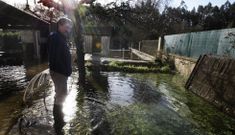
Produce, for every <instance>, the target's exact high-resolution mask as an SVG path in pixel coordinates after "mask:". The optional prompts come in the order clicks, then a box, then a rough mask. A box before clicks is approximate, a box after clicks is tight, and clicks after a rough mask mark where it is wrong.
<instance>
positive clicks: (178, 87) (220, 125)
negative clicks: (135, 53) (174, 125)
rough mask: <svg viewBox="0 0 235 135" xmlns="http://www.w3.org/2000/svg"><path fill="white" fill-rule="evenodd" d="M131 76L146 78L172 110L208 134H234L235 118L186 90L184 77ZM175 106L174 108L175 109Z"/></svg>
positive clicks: (163, 75) (164, 75) (165, 75)
mask: <svg viewBox="0 0 235 135" xmlns="http://www.w3.org/2000/svg"><path fill="white" fill-rule="evenodd" d="M131 76H132V77H135V78H138V79H140V80H143V79H145V80H146V79H147V80H148V81H149V82H151V83H152V84H154V83H155V84H154V85H155V86H156V88H157V89H158V90H159V91H160V92H162V93H163V95H165V96H166V97H168V100H169V101H170V102H171V103H172V104H173V105H174V106H175V107H174V110H175V111H176V112H178V113H179V115H181V116H182V117H184V118H185V119H187V120H188V121H190V122H191V123H193V124H194V125H196V126H197V127H198V128H199V129H201V130H203V131H204V132H205V133H206V134H209V135H233V134H235V126H234V125H235V119H233V118H231V117H229V116H227V115H226V114H224V113H222V112H221V111H220V110H218V109H217V108H215V107H214V106H213V105H211V104H209V103H208V102H206V101H204V100H203V99H202V98H200V97H198V96H197V95H194V94H193V93H192V92H190V91H187V90H186V89H185V88H184V87H183V86H184V84H185V81H186V80H185V79H184V78H183V77H182V76H179V75H167V74H145V75H140V74H135V75H133V74H132V75H131ZM175 108H176V109H175Z"/></svg>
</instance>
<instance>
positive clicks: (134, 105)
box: [0, 66, 235, 135]
mask: <svg viewBox="0 0 235 135" xmlns="http://www.w3.org/2000/svg"><path fill="white" fill-rule="evenodd" d="M42 67H43V66H42ZM37 68H38V67H37V66H35V67H34V66H32V67H31V68H26V69H24V68H23V69H24V70H23V71H24V76H27V72H28V74H29V75H30V74H31V73H32V72H31V71H30V69H37ZM32 71H33V70H32ZM19 73H21V72H19ZM19 76H20V75H19ZM22 76H23V75H22ZM86 78H87V80H86V85H85V86H83V87H81V86H79V85H78V84H77V82H78V73H77V72H76V70H74V72H73V74H72V76H71V77H69V79H68V90H69V94H68V96H67V98H66V100H65V103H64V105H63V110H61V108H59V107H57V108H55V109H54V120H55V122H56V123H57V124H58V125H55V127H56V128H55V129H56V130H59V131H61V129H62V131H61V132H60V133H61V134H63V132H64V134H77V135H79V134H81V135H84V134H98V135H99V134H100V135H110V134H114V135H115V134H117V135H119V134H147V135H155V134H167V135H171V134H179V135H198V134H200V135H204V134H220V135H229V134H231V135H232V134H234V133H235V128H234V127H233V125H235V120H234V119H232V118H230V117H228V116H226V115H224V114H222V113H220V112H219V111H218V110H216V109H215V108H214V107H213V106H211V105H210V104H207V103H206V102H204V101H203V100H202V99H201V98H198V97H197V96H195V95H193V94H192V93H190V92H188V91H186V90H185V89H184V88H183V84H184V81H182V80H181V77H179V76H173V75H165V74H124V73H119V72H99V70H98V68H96V70H94V71H93V72H89V73H88V74H87V77H86ZM49 91H50V92H49V93H50V94H49V96H48V97H47V98H46V103H47V105H48V106H50V105H52V107H53V103H54V98H53V97H54V88H53V86H51V87H49ZM0 105H1V104H0ZM37 107H38V106H37ZM38 108H40V107H38ZM43 109H44V108H43ZM33 110H34V109H33ZM55 110H57V111H55ZM37 111H39V110H37ZM1 112H2V111H1ZM8 113H9V112H8ZM39 113H40V111H39ZM0 114H1V113H0ZM36 114H37V113H36ZM37 115H39V114H37ZM46 115H48V116H49V118H50V117H52V114H51V115H50V113H47V114H46ZM0 116H1V115H0ZM61 118H63V119H61ZM41 121H42V122H41V123H43V121H45V119H43V120H41ZM50 122H51V121H50ZM38 123H40V120H39V122H38ZM215 123H217V124H215ZM52 124H53V122H52ZM64 124H65V125H64ZM40 127H41V126H34V127H33V126H32V127H31V128H36V129H37V128H38V129H37V130H32V131H31V132H33V131H39V130H41V129H39V128H40ZM62 127H63V128H62ZM28 132H30V131H28ZM40 133H42V132H40ZM40 133H36V134H40Z"/></svg>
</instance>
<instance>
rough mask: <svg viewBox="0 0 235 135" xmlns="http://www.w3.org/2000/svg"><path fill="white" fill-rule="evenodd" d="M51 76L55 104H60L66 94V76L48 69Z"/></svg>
mask: <svg viewBox="0 0 235 135" xmlns="http://www.w3.org/2000/svg"><path fill="white" fill-rule="evenodd" d="M50 75H51V78H52V80H53V82H54V86H55V102H54V103H55V104H56V105H62V104H63V103H64V100H65V98H66V96H67V80H68V77H67V76H65V75H62V74H60V73H57V72H54V71H50Z"/></svg>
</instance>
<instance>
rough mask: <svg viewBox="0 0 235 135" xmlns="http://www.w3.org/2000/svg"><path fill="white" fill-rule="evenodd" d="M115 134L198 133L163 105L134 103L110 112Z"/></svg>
mask: <svg viewBox="0 0 235 135" xmlns="http://www.w3.org/2000/svg"><path fill="white" fill-rule="evenodd" d="M108 119H109V122H110V124H111V127H112V129H113V130H112V134H114V135H124V134H132V135H156V134H159V135H198V134H202V133H201V132H200V131H199V130H197V129H196V130H195V129H194V128H193V125H192V124H190V123H189V122H188V121H185V120H184V119H182V118H181V117H180V116H179V115H178V114H177V113H175V112H173V111H172V110H170V109H169V108H166V107H164V106H162V105H155V104H150V105H145V104H132V105H129V106H125V107H117V108H116V109H115V110H113V111H111V112H110V113H108Z"/></svg>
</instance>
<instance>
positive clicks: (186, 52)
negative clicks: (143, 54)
mask: <svg viewBox="0 0 235 135" xmlns="http://www.w3.org/2000/svg"><path fill="white" fill-rule="evenodd" d="M164 43H165V44H164V50H165V51H166V52H168V53H173V54H177V55H180V56H186V57H191V58H198V57H199V56H200V55H203V54H213V55H223V56H229V57H233V58H235V45H234V44H235V28H232V29H222V30H213V31H204V32H192V33H184V34H175V35H167V36H165V37H164Z"/></svg>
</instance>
